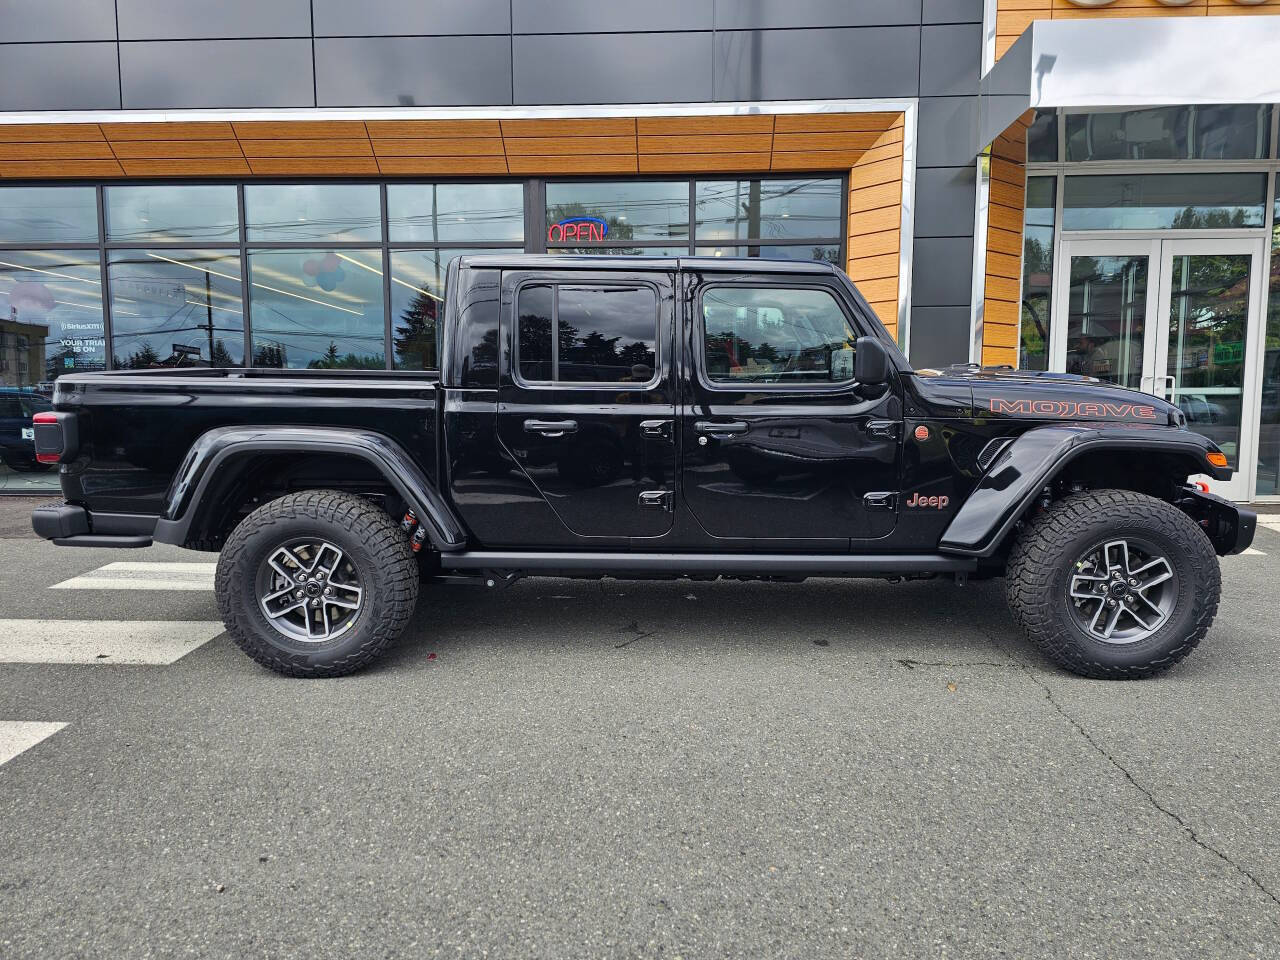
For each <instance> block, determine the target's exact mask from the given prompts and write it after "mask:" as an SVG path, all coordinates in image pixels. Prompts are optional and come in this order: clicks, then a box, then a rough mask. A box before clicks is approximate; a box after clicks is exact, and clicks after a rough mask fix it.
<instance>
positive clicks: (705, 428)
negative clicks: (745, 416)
mask: <svg viewBox="0 0 1280 960" xmlns="http://www.w3.org/2000/svg"><path fill="white" fill-rule="evenodd" d="M693 429H694V430H695V431H696V432H697V433H700V434H702V435H703V436H710V437H715V438H716V439H717V440H723V439H724V438H725V437H732V436H733V435H734V434H735V433H746V432H747V423H746V421H745V420H725V421H723V422H720V423H716V422H714V421H711V420H699V421H698V422H697V423H695V424H694V425H693Z"/></svg>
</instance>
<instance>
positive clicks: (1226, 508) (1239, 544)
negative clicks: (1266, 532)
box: [1178, 487, 1258, 557]
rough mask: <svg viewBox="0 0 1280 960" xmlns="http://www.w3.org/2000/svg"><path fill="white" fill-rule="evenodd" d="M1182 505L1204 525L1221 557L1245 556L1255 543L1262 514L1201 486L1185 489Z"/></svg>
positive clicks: (1181, 496) (1181, 499) (1194, 518)
mask: <svg viewBox="0 0 1280 960" xmlns="http://www.w3.org/2000/svg"><path fill="white" fill-rule="evenodd" d="M1178 506H1179V507H1180V508H1181V509H1182V510H1183V512H1184V513H1186V514H1187V515H1188V516H1190V517H1191V519H1192V520H1194V521H1196V523H1198V524H1200V527H1201V529H1203V530H1204V532H1205V534H1206V535H1207V536H1208V537H1209V541H1210V542H1211V543H1212V544H1213V549H1214V551H1216V552H1217V554H1218V555H1219V556H1223V557H1225V556H1229V555H1231V554H1234V553H1244V551H1245V550H1247V549H1249V545H1250V544H1251V543H1253V535H1254V533H1256V532H1257V529H1258V515H1257V514H1256V513H1254V512H1253V511H1252V510H1247V509H1245V508H1244V507H1242V506H1240V505H1239V504H1236V503H1232V502H1231V501H1230V500H1224V499H1223V498H1222V497H1219V496H1217V495H1216V494H1212V493H1205V492H1204V491H1203V490H1200V489H1199V488H1197V487H1184V488H1183V489H1182V492H1181V495H1180V496H1179V497H1178Z"/></svg>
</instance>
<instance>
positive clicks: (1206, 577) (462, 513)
mask: <svg viewBox="0 0 1280 960" xmlns="http://www.w3.org/2000/svg"><path fill="white" fill-rule="evenodd" d="M446 289H447V295H446V300H447V303H446V304H445V306H444V311H443V321H442V323H441V324H440V325H439V329H438V330H437V331H436V338H437V345H438V354H437V355H438V370H434V371H431V372H429V373H421V372H403V373H401V372H392V371H361V372H352V371H328V370H325V371H320V370H311V369H300V370H285V369H187V370H181V371H178V370H172V369H167V370H154V371H142V372H138V371H127V372H126V371H120V372H110V373H96V374H80V375H69V376H64V377H62V378H60V379H59V380H58V381H57V389H56V392H55V394H54V400H53V407H54V409H53V410H52V411H49V412H42V413H39V414H37V415H36V417H35V431H36V433H35V449H36V454H37V456H38V457H39V459H40V460H41V461H42V462H58V463H60V464H61V466H60V473H61V484H62V491H63V494H64V496H65V501H64V502H61V503H57V504H50V505H48V506H44V507H41V508H39V509H37V510H36V512H35V514H34V516H33V518H32V522H33V525H34V527H35V530H36V532H37V533H39V534H40V535H41V536H43V537H46V538H49V539H51V540H53V541H54V542H55V543H58V544H64V545H68V546H80V545H83V546H128V547H142V546H146V545H148V544H150V543H152V542H153V541H159V542H161V543H172V544H179V545H181V546H184V547H188V548H192V549H196V550H208V551H219V553H220V555H219V558H218V566H217V577H216V595H217V602H218V607H219V610H220V611H221V614H222V616H223V619H224V620H225V622H226V625H227V630H228V632H229V633H230V634H231V637H232V639H233V640H234V641H235V642H236V643H237V644H238V645H239V646H240V647H241V648H242V649H243V650H244V651H245V652H246V653H248V654H249V655H250V656H251V657H253V658H254V659H255V660H257V661H258V662H259V663H262V664H264V665H266V666H268V667H270V668H272V669H274V670H277V671H279V672H281V673H285V674H290V675H294V676H337V675H340V674H344V673H348V672H351V671H353V670H356V669H359V668H360V667H362V666H364V665H366V664H368V663H369V662H370V661H372V660H373V659H374V658H376V657H377V656H378V655H379V654H380V653H381V652H382V651H383V650H384V649H386V647H387V646H388V645H389V644H391V643H392V642H393V641H394V640H395V639H396V638H397V636H398V635H399V633H400V632H401V630H402V629H403V627H404V625H405V623H406V621H407V620H408V619H409V616H410V614H411V612H412V610H413V607H414V603H415V601H416V599H417V595H418V590H419V584H420V583H427V584H432V583H451V582H459V581H474V582H476V583H479V584H484V585H488V586H502V585H504V584H506V583H510V582H511V581H513V580H515V579H517V578H519V577H523V576H533V575H540V576H570V577H606V576H610V577H634V578H647V577H680V576H687V577H695V578H715V577H717V576H720V577H734V578H744V579H751V578H757V579H768V580H802V579H804V578H805V577H809V576H824V577H832V576H834V577H885V578H889V579H898V578H915V577H935V576H939V575H945V576H951V577H955V578H956V579H957V580H958V581H960V582H963V581H964V580H965V579H967V578H986V577H995V576H1004V578H1005V581H1006V583H1007V585H1008V590H1007V592H1008V600H1009V604H1010V606H1011V607H1012V609H1013V613H1014V616H1015V618H1016V619H1017V621H1018V622H1019V623H1020V624H1021V626H1022V628H1023V629H1024V631H1025V632H1026V634H1027V636H1028V637H1029V638H1030V639H1031V640H1032V641H1033V642H1034V643H1035V644H1037V645H1038V646H1039V647H1040V649H1041V650H1043V651H1044V653H1045V654H1046V655H1047V656H1048V657H1049V658H1051V659H1052V660H1054V661H1055V662H1057V663H1058V664H1061V665H1062V666H1064V667H1066V668H1068V669H1070V670H1074V671H1076V672H1077V673H1081V674H1084V675H1086V676H1091V677H1105V678H1117V679H1120V678H1129V677H1143V676H1148V675H1150V674H1153V673H1155V672H1157V671H1159V670H1161V669H1163V668H1166V667H1168V666H1170V665H1172V664H1174V663H1176V662H1178V661H1179V660H1181V659H1182V658H1183V657H1185V656H1186V655H1187V654H1188V653H1190V651H1191V650H1192V649H1193V648H1194V647H1195V646H1196V644H1197V643H1199V641H1200V639H1201V638H1202V637H1203V636H1204V635H1205V632H1206V631H1207V630H1208V628H1209V624H1210V623H1211V622H1212V620H1213V617H1214V614H1215V612H1216V611H1217V607H1218V598H1219V592H1220V580H1219V571H1218V561H1217V556H1216V555H1218V554H1229V553H1238V552H1240V551H1241V550H1244V549H1245V548H1246V547H1247V546H1248V545H1249V543H1250V542H1251V540H1252V539H1253V533H1254V526H1255V521H1256V518H1255V517H1254V515H1253V514H1251V513H1249V512H1248V511H1246V510H1243V509H1240V508H1239V507H1237V506H1235V505H1233V504H1231V503H1229V502H1227V501H1226V500H1223V499H1221V498H1219V497H1216V496H1213V495H1211V494H1209V493H1207V492H1206V490H1205V488H1204V486H1203V485H1197V484H1196V483H1194V482H1189V480H1190V478H1193V477H1195V476H1197V475H1207V476H1210V477H1214V478H1218V479H1227V478H1229V477H1230V475H1231V471H1230V470H1229V469H1228V467H1227V459H1226V457H1225V456H1223V454H1222V452H1221V451H1220V450H1219V449H1218V448H1217V447H1216V446H1215V445H1214V444H1213V443H1212V442H1211V441H1210V440H1208V439H1206V438H1204V437H1202V436H1200V435H1199V434H1196V433H1193V432H1191V431H1189V430H1188V429H1186V426H1185V420H1184V417H1183V414H1182V413H1180V412H1179V411H1178V409H1177V408H1176V407H1173V406H1171V405H1169V404H1167V403H1165V402H1163V401H1162V400H1159V399H1156V398H1155V397H1153V396H1149V395H1147V394H1143V393H1137V392H1133V391H1129V390H1124V389H1120V388H1118V387H1114V386H1110V385H1107V384H1104V383H1101V382H1098V381H1096V380H1091V379H1087V378H1082V377H1072V376H1066V375H1055V374H1028V373H1021V372H1014V371H1011V370H991V369H979V368H977V367H976V366H971V367H952V368H950V369H947V370H943V371H936V370H913V369H912V368H911V367H910V365H909V364H908V363H907V361H906V358H905V357H904V356H903V355H902V354H901V353H900V352H899V350H898V348H897V346H896V345H895V344H894V342H893V340H892V339H891V338H890V336H889V335H888V333H887V332H886V330H885V329H884V327H883V326H882V325H881V324H880V323H879V322H878V320H877V318H876V316H875V314H874V313H873V312H872V311H871V309H870V308H869V307H868V305H867V303H866V301H865V300H863V298H862V297H861V296H860V295H859V293H858V291H857V290H856V289H855V288H854V286H853V284H852V283H850V281H849V279H848V278H847V277H846V276H845V275H844V274H843V273H841V272H840V271H839V270H836V269H833V268H832V267H829V266H827V265H825V264H819V263H794V262H770V261H763V260H728V259H725V260H720V259H700V258H688V259H686V258H679V259H654V258H629V257H616V258H608V257H553V256H536V255H533V256H515V255H512V256H466V257H462V258H459V259H458V260H455V261H454V263H453V264H452V265H451V267H450V268H449V272H448V277H447V287H446Z"/></svg>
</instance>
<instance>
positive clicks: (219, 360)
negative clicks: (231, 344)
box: [209, 337, 239, 367]
mask: <svg viewBox="0 0 1280 960" xmlns="http://www.w3.org/2000/svg"><path fill="white" fill-rule="evenodd" d="M209 365H210V366H213V367H235V366H239V364H237V363H236V361H235V360H234V359H233V358H232V356H231V351H229V350H228V349H227V345H226V344H225V343H223V342H222V338H221V337H219V338H218V339H217V340H215V341H214V342H213V352H212V354H210V357H209Z"/></svg>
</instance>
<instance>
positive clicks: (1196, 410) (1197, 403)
mask: <svg viewBox="0 0 1280 960" xmlns="http://www.w3.org/2000/svg"><path fill="white" fill-rule="evenodd" d="M1178 409H1179V410H1181V411H1182V412H1183V413H1185V414H1186V415H1187V422H1189V423H1230V422H1231V411H1230V410H1228V409H1227V408H1226V407H1224V406H1223V405H1222V404H1220V403H1214V402H1213V401H1212V400H1207V399H1205V396H1204V395H1203V394H1199V393H1184V394H1181V395H1179V397H1178Z"/></svg>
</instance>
